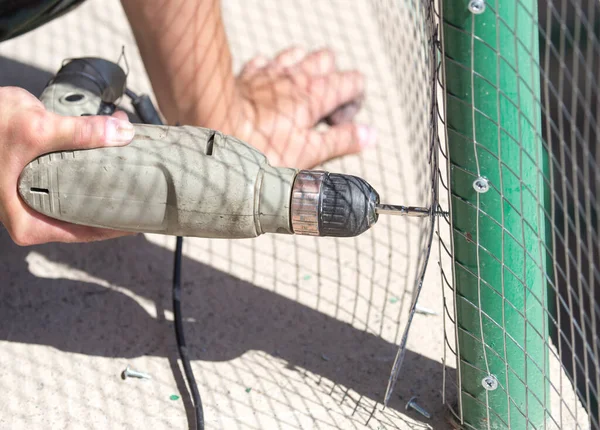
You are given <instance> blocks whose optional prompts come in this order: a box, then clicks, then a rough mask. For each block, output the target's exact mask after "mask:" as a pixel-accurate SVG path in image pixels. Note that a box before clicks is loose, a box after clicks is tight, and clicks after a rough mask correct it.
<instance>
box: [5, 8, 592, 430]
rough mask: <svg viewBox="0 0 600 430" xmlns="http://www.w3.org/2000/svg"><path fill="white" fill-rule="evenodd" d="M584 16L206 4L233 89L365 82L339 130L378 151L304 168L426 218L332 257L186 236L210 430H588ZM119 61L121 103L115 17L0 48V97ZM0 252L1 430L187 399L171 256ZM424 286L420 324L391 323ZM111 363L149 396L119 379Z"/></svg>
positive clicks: (259, 242) (123, 40) (89, 248)
mask: <svg viewBox="0 0 600 430" xmlns="http://www.w3.org/2000/svg"><path fill="white" fill-rule="evenodd" d="M599 8H600V5H599V4H598V3H597V2H595V1H593V0H588V1H581V2H576V1H568V0H559V1H548V0H539V1H536V0H514V1H513V0H510V1H504V0H490V1H480V0H470V1H467V0H460V1H458V0H452V1H450V0H446V1H443V0H438V1H428V0H422V1H420V0H411V1H405V2H397V1H392V0H371V1H367V0H365V1H357V2H351V3H350V2H346V1H343V0H331V1H327V2H318V3H309V2H306V3H300V2H293V1H275V0H273V1H271V0H269V1H263V0H252V1H245V2H242V1H238V0H224V1H223V3H222V15H223V19H224V21H225V26H226V30H227V37H228V40H229V45H230V47H231V51H232V61H233V69H234V70H235V71H240V70H242V68H243V65H244V64H245V63H246V62H247V61H248V60H250V59H251V58H253V57H255V56H256V55H259V54H262V55H265V56H267V57H269V58H272V57H273V56H274V55H276V54H277V53H278V52H280V51H281V50H283V49H285V48H287V47H289V46H290V45H295V46H301V47H303V48H305V49H307V50H312V49H318V48H323V47H328V48H330V49H331V50H332V51H333V52H334V54H335V62H336V67H337V68H339V69H340V70H352V69H355V70H358V71H360V72H361V73H362V74H363V75H364V77H365V82H366V88H367V90H366V96H365V99H364V100H363V107H362V109H361V111H360V112H359V113H358V114H357V116H356V117H355V120H356V121H357V122H359V123H365V124H370V125H371V126H373V127H374V128H376V129H377V133H378V146H377V148H376V149H371V150H367V151H364V152H362V153H361V154H360V155H348V156H345V157H342V158H339V159H336V160H333V161H328V162H327V163H325V165H324V166H323V167H324V168H325V169H327V170H329V171H336V172H344V173H350V174H354V175H357V176H360V177H363V178H365V179H366V180H368V181H369V182H370V183H371V184H372V185H373V186H374V187H375V189H377V190H378V191H379V193H380V195H381V197H382V200H385V201H386V202H390V203H396V202H399V203H403V204H411V205H419V206H423V207H431V208H434V209H436V208H438V205H439V209H440V210H441V212H444V211H446V210H447V211H448V215H447V216H440V217H436V218H433V217H429V218H425V219H401V220H398V219H385V218H384V217H381V218H380V220H379V222H378V224H377V225H376V226H375V227H374V228H373V229H372V230H371V231H369V232H368V233H366V234H363V235H361V236H359V237H356V238H352V239H334V238H310V237H300V236H296V237H295V236H263V237H260V238H257V239H253V240H246V241H239V240H235V241H233V240H231V241H221V240H208V239H192V240H189V241H187V242H186V244H185V247H184V254H185V256H186V258H185V262H184V268H183V278H184V287H185V301H184V313H185V314H186V315H189V317H188V319H187V321H186V322H185V326H186V330H187V331H188V335H187V337H188V341H189V343H190V351H191V352H190V353H191V356H192V360H193V368H194V370H195V372H196V374H197V376H198V381H199V385H200V388H201V392H202V394H203V396H204V399H205V408H206V413H205V415H206V416H207V423H208V426H209V427H213V428H260V429H263V428H363V427H364V426H367V427H369V428H377V429H383V428H385V429H390V428H418V426H419V425H420V424H415V422H414V420H413V419H411V418H410V417H409V416H407V415H406V414H404V413H403V412H401V411H402V409H403V408H404V406H405V404H406V401H407V400H408V399H409V398H411V397H412V396H413V395H418V396H420V399H419V402H420V404H422V405H425V406H426V407H427V408H428V410H429V411H430V412H432V415H433V417H432V420H431V421H430V424H431V425H432V426H433V427H434V428H445V427H446V426H448V425H450V424H448V422H447V420H446V417H445V409H444V408H445V407H444V406H443V403H445V404H446V405H447V406H448V409H449V411H450V413H449V414H448V415H449V420H450V421H451V422H452V425H455V426H456V427H461V426H462V427H463V428H474V429H492V428H494V429H496V428H513V429H523V428H531V429H542V428H550V429H551V428H560V429H571V428H581V429H584V428H598V427H599V426H600V424H599V419H600V418H599V413H600V412H599V411H598V404H597V403H598V389H599V387H600V360H599V357H598V343H599V340H598V335H597V332H598V321H597V317H598V315H597V312H599V306H598V300H597V293H596V289H597V287H596V285H595V284H596V282H598V278H599V277H600V275H599V272H598V264H599V261H598V260H599V259H598V254H599V250H598V245H597V243H598V219H597V214H596V211H597V209H598V204H597V201H596V199H597V198H596V190H597V186H598V181H599V175H598V169H597V157H598V153H597V152H598V148H599V145H598V130H597V123H598V121H599V118H598V100H599V99H598V95H599V94H598V84H597V80H598V77H599V76H600V60H599V58H600V55H599V54H600V52H599V51H600V49H599V47H600V43H599V39H600V35H599V33H600V10H598V9H599ZM180 15H181V16H183V15H184V14H180ZM186 18H187V16H186ZM182 19H183V18H182ZM179 27H180V28H177V29H176V30H178V31H179V30H181V28H184V27H185V26H179ZM92 29H93V30H92ZM199 31H200V32H201V29H200V30H199ZM122 46H125V49H126V53H127V57H128V63H129V81H128V82H129V85H130V87H131V88H133V89H135V90H137V91H139V92H148V93H152V86H151V83H150V79H149V78H148V76H147V75H146V72H145V69H144V64H143V62H142V59H141V55H140V52H138V50H137V49H136V43H135V39H134V36H133V33H132V32H131V30H130V28H129V27H128V24H127V20H126V18H125V15H124V14H123V10H122V9H121V6H120V4H119V2H117V1H116V0H115V1H110V2H101V1H99V0H97V1H93V0H90V1H88V2H85V4H84V5H83V6H81V7H80V8H78V9H77V10H75V11H74V12H72V13H69V14H66V15H65V16H63V17H61V18H60V19H58V20H56V21H54V22H51V23H50V24H48V25H46V26H44V27H42V28H40V29H38V30H35V31H34V32H32V33H29V34H26V35H24V36H21V37H20V38H17V39H15V40H12V41H9V42H4V43H2V44H0V56H1V57H0V63H1V65H0V84H1V85H20V86H23V87H25V88H27V89H28V90H30V91H31V92H33V93H34V94H35V95H39V94H40V93H41V90H42V89H43V87H44V85H45V84H46V83H47V81H48V79H49V78H50V77H51V76H52V74H53V73H55V72H56V70H57V69H58V67H59V66H60V64H61V62H62V61H63V60H64V59H65V58H73V57H81V56H99V57H103V58H107V59H113V60H116V59H117V58H118V56H119V54H120V52H121V47H122ZM152 48H156V49H157V50H158V49H160V47H158V46H156V47H152ZM141 49H142V51H144V49H146V50H147V49H148V47H141ZM200 68H201V67H200ZM155 90H156V88H155ZM160 90H162V89H160ZM197 90H198V88H197V87H196V86H194V85H193V84H189V85H188V86H185V85H184V86H183V87H181V88H180V89H179V91H180V92H181V93H182V94H184V93H186V92H189V93H194V92H195V91H197ZM158 92H160V91H157V93H158ZM334 92H335V91H334ZM159 98H160V97H159ZM191 111H193V109H191ZM318 129H319V131H320V132H324V131H326V130H327V127H325V126H323V125H322V124H319V125H318ZM302 155H303V154H299V158H301V156H302ZM115 180H118V178H115ZM434 221H437V222H436V223H435V224H434ZM432 235H434V236H435V242H434V249H435V250H436V251H437V253H438V254H439V258H438V263H439V266H440V268H441V271H440V273H441V276H439V279H437V278H438V274H439V273H438V272H437V271H436V270H432V269H431V268H432V267H434V265H433V264H429V265H428V264H427V263H428V261H429V253H430V248H431V244H432V242H431V240H432ZM0 239H1V240H2V250H3V251H2V265H3V270H2V273H3V277H2V281H3V282H2V285H1V286H0V345H2V349H3V353H2V354H0V375H1V376H2V378H0V391H1V392H2V393H3V394H4V399H5V400H3V401H2V402H1V403H0V423H1V424H2V425H3V426H4V425H7V426H8V427H10V428H19V427H26V428H36V427H40V426H42V427H43V426H51V427H68V426H69V425H71V426H74V427H77V428H84V427H85V428H106V427H107V426H110V427H111V428H118V427H119V426H120V427H122V428H128V427H131V426H139V427H144V428H145V427H149V426H152V427H153V428H160V427H165V428H169V427H173V426H175V427H178V428H179V427H182V428H183V427H185V425H186V424H185V423H186V421H187V420H188V418H189V417H186V412H185V411H186V410H188V411H189V407H190V403H189V402H190V400H189V398H188V397H186V396H185V395H184V396H182V403H183V404H179V403H173V402H174V401H173V400H170V397H169V395H170V394H172V393H180V394H182V393H185V392H186V388H185V382H184V381H183V378H182V376H181V373H180V372H179V370H178V364H177V359H176V350H175V346H174V342H173V341H172V338H171V329H172V327H171V324H172V319H173V316H172V313H171V311H170V304H169V300H168V294H167V293H166V292H165V291H164V290H163V286H165V287H166V286H167V284H168V282H169V277H170V274H171V266H170V264H171V255H170V253H169V252H168V251H170V250H171V249H172V247H173V240H172V239H171V238H167V237H163V236H152V235H150V236H147V237H145V238H143V237H136V238H126V239H119V240H117V241H113V242H105V243H100V244H95V245H77V246H65V245H47V246H42V247H38V248H35V249H26V250H23V249H21V248H15V247H13V246H14V245H12V244H11V243H10V239H9V237H8V235H7V234H6V232H4V231H2V234H1V235H0ZM426 268H429V270H428V271H427V272H425V270H426ZM440 288H441V289H442V291H443V292H444V297H443V315H440V316H427V317H425V316H422V315H418V316H417V315H415V313H414V311H415V304H416V302H417V299H418V297H419V294H421V295H422V296H423V298H424V300H425V303H426V304H428V305H429V306H431V307H432V308H435V307H436V306H437V304H439V303H438V302H436V300H437V299H438V297H437V296H438V294H439V290H440ZM439 305H440V308H441V304H439ZM411 323H412V325H411ZM442 325H443V327H442ZM411 327H412V328H411ZM409 328H411V330H410V336H409V335H408V333H409V332H408V329H409ZM437 335H439V338H436V336H437ZM442 335H443V337H442ZM398 347H399V349H398ZM440 357H443V358H442V363H443V366H444V368H442V363H440V362H439V360H440ZM126 363H131V364H132V365H133V366H134V367H138V368H141V369H144V370H147V371H148V372H150V373H152V374H153V376H154V377H155V382H154V383H153V384H146V385H132V384H128V385H123V383H122V382H121V381H118V380H117V379H116V378H113V376H114V375H118V374H119V373H120V370H122V368H123V367H124V365H125V364H126ZM170 372H173V373H174V376H172V375H171V373H170ZM390 372H391V377H390V378H389V379H388V377H389V375H390ZM23 378H24V379H25V381H26V382H25V383H21V382H20V381H22V380H23ZM394 384H396V386H395V387H394ZM124 387H125V388H124ZM386 388H387V390H386ZM440 388H441V389H442V390H443V399H440V396H438V390H439V389H440ZM167 393H168V394H167ZM175 397H177V396H175ZM31 399H34V400H35V401H33V402H32V401H31ZM384 401H389V402H388V407H387V408H386V409H383V408H382V407H381V406H382V403H383V402H384ZM65 404H66V405H67V406H66V407H65V406H64V405H65ZM38 405H41V407H43V408H45V409H46V410H47V411H51V412H49V413H46V412H40V411H39V410H38V409H37V408H38Z"/></svg>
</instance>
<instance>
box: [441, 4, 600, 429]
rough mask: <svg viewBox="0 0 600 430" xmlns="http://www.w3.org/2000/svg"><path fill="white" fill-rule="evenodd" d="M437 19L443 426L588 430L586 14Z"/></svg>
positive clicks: (591, 155) (593, 339) (476, 10)
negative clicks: (446, 413) (444, 215)
mask: <svg viewBox="0 0 600 430" xmlns="http://www.w3.org/2000/svg"><path fill="white" fill-rule="evenodd" d="M438 11H439V13H440V22H441V23H442V26H443V32H442V38H441V39H442V43H441V45H440V47H441V54H442V55H441V58H442V63H443V67H442V70H443V79H442V82H443V86H444V90H445V99H444V103H443V106H444V107H445V109H444V115H443V118H444V122H445V125H446V130H447V133H446V149H445V150H444V151H443V152H444V153H443V157H444V158H446V159H447V161H448V163H447V166H441V168H442V169H444V170H445V175H442V176H445V178H444V180H443V181H444V183H443V184H442V186H444V187H445V188H446V189H449V195H450V199H449V202H448V205H449V207H450V209H451V221H449V222H448V223H445V222H444V221H441V222H440V224H439V226H440V228H439V230H438V235H439V236H440V238H441V240H440V255H441V261H442V267H443V268H444V270H443V273H442V281H443V283H444V284H445V287H444V290H445V310H446V312H445V313H446V315H445V318H446V324H445V327H446V354H445V357H446V360H447V361H446V362H447V363H454V359H456V372H457V374H458V375H457V377H456V378H455V377H454V375H453V374H452V375H450V376H448V377H446V378H445V381H446V389H447V391H448V392H449V393H450V397H449V399H450V400H447V401H448V403H449V404H450V406H451V408H452V411H453V413H454V421H455V422H456V423H457V425H459V424H460V425H462V426H463V427H465V428H476V429H485V428H487V429H491V428H515V429H516V428H519V429H521V428H536V429H541V428H561V429H567V428H568V429H571V428H573V429H574V428H598V426H599V421H598V404H597V402H598V397H597V393H598V388H599V384H598V377H599V374H598V366H599V365H600V360H599V356H598V342H599V339H598V335H597V330H598V326H597V312H598V295H597V291H596V290H597V288H596V286H595V283H596V282H597V280H598V242H597V234H598V229H597V227H598V223H597V218H596V217H597V214H596V211H597V209H598V205H597V202H596V190H597V184H598V167H597V166H598V165H597V157H598V154H597V151H598V135H597V121H598V116H597V114H598V109H597V108H598V86H597V80H598V76H599V69H598V66H599V64H598V58H599V57H598V47H599V46H600V45H599V43H598V37H599V22H600V21H599V17H600V15H599V12H600V11H599V5H598V3H597V2H595V1H589V2H588V1H581V2H574V1H539V2H536V1H487V2H483V1H470V2H467V1H444V2H440V4H439V9H438ZM446 167H447V168H446ZM448 233H449V234H448ZM450 269H451V270H450ZM453 372H454V370H452V373H453ZM455 380H456V381H458V383H457V384H454V381H455ZM456 392H457V393H458V396H457V402H455V400H454V399H455V397H454V396H453V394H452V393H456Z"/></svg>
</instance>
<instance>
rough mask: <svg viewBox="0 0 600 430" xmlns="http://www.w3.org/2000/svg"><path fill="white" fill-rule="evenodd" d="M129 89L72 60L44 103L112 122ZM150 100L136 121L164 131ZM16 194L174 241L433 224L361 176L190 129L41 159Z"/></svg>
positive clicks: (97, 65)
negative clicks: (288, 163)
mask: <svg viewBox="0 0 600 430" xmlns="http://www.w3.org/2000/svg"><path fill="white" fill-rule="evenodd" d="M125 80H126V75H125V73H124V72H123V70H122V69H121V68H120V67H119V66H118V65H117V64H115V63H112V62H109V61H106V60H102V59H98V58H80V59H76V60H71V61H70V62H68V63H67V64H65V65H63V67H62V68H61V69H60V71H59V72H58V74H57V75H56V76H55V77H54V78H53V79H52V80H51V81H50V83H49V84H48V86H47V87H46V89H45V90H44V92H43V94H42V96H41V97H40V99H41V100H42V102H43V103H44V105H45V106H46V108H47V109H49V110H51V111H53V112H56V113H58V114H61V115H70V116H78V115H90V114H91V115H96V114H111V113H112V112H113V111H114V109H115V106H116V105H115V103H116V102H117V101H118V100H119V99H120V97H121V96H122V95H123V93H124V92H125V91H126V90H125ZM144 97H145V99H139V98H136V99H134V103H133V104H134V107H136V111H137V113H138V114H139V115H140V116H142V117H143V116H146V117H151V118H153V119H151V120H150V121H147V122H158V119H157V118H158V115H157V114H156V112H155V110H154V109H153V106H152V105H151V102H149V98H147V96H144ZM136 103H137V106H136ZM18 189H19V193H20V195H21V197H22V198H23V200H24V201H25V202H26V203H27V204H28V205H29V206H30V207H31V208H33V209H34V210H36V211H39V212H41V213H43V214H45V215H47V216H49V217H52V218H56V219H59V220H63V221H67V222H70V223H75V224H83V225H89V226H95V227H105V228H111V229H117V230H124V231H131V232H143V233H159V234H168V235H177V236H196V237H211V238H249V237H256V236H259V235H261V234H263V233H283V234H301V235H312V236H335V237H351V236H357V235H359V234H361V233H363V232H365V231H366V230H368V229H369V228H370V227H371V226H372V225H373V224H375V223H376V222H377V219H378V216H379V214H380V213H387V214H399V215H408V216H429V215H431V211H430V210H429V209H427V208H418V207H405V206H391V205H382V204H380V201H379V195H378V194H377V192H376V191H375V190H374V189H373V187H371V186H370V185H369V184H368V183H367V182H366V181H365V180H363V179H361V178H359V177H356V176H351V175H345V174H338V173H329V172H324V171H318V170H297V169H291V168H281V167H273V166H271V165H270V164H269V163H268V161H267V159H266V157H265V156H264V155H263V154H262V153H261V152H260V151H258V150H256V149H254V148H253V147H251V146H250V145H247V144H246V143H244V142H242V141H240V140H239V139H236V138H234V137H232V136H227V135H225V134H222V133H220V132H218V131H216V130H210V129H206V128H200V127H191V126H182V127H179V126H164V125H146V124H144V125H142V124H136V125H135V137H134V139H133V141H132V142H131V143H130V144H129V145H127V146H123V147H111V148H98V149H90V150H79V151H63V152H56V153H50V154H46V155H43V156H41V157H39V158H37V159H36V160H34V161H32V162H31V163H30V164H28V165H27V166H26V167H25V169H24V170H23V172H22V174H21V177H20V180H19V184H18Z"/></svg>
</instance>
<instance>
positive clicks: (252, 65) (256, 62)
mask: <svg viewBox="0 0 600 430" xmlns="http://www.w3.org/2000/svg"><path fill="white" fill-rule="evenodd" d="M268 64H269V59H268V58H267V57H265V56H264V55H259V56H257V57H254V58H253V59H252V60H250V61H248V62H247V63H246V65H245V66H244V68H243V69H242V71H241V72H240V77H241V78H242V79H248V78H251V77H252V76H254V75H255V74H256V72H257V71H259V70H260V69H262V68H263V67H265V66H267V65H268Z"/></svg>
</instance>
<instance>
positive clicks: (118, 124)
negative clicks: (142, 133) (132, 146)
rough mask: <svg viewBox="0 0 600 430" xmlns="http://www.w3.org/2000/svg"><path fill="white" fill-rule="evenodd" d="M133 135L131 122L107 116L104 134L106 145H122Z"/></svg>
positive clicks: (129, 140) (133, 130)
mask: <svg viewBox="0 0 600 430" xmlns="http://www.w3.org/2000/svg"><path fill="white" fill-rule="evenodd" d="M134 135H135V129H134V128H133V124H131V123H130V122H129V121H125V120H122V119H118V118H107V119H106V125H105V129H104V136H105V139H106V143H107V144H108V145H123V144H125V143H129V142H131V139H133V136H134Z"/></svg>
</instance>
